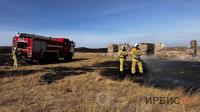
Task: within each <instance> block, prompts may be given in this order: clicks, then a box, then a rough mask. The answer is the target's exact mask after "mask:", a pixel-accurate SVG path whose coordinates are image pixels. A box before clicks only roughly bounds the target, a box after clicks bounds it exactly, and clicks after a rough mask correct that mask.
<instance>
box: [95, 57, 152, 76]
mask: <svg viewBox="0 0 200 112" xmlns="http://www.w3.org/2000/svg"><path fill="white" fill-rule="evenodd" d="M131 63H132V62H131V61H127V62H126V65H125V72H126V73H125V74H126V76H125V78H127V79H131V78H132V77H133V76H131ZM119 65H120V64H119V62H118V61H106V62H103V63H99V64H96V65H93V67H97V68H99V69H100V75H101V76H104V77H107V78H110V79H112V80H118V77H119V75H120V72H119ZM143 66H144V74H146V72H148V68H147V67H146V64H145V63H143ZM136 74H137V77H139V75H138V71H137V72H136ZM144 77H147V76H146V75H144Z"/></svg>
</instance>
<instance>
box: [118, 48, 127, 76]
mask: <svg viewBox="0 0 200 112" xmlns="http://www.w3.org/2000/svg"><path fill="white" fill-rule="evenodd" d="M127 56H128V51H127V50H126V47H125V46H122V48H121V50H119V53H118V59H119V62H120V75H119V79H122V78H124V77H125V70H124V68H125V62H126V57H127Z"/></svg>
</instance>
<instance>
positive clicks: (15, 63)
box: [12, 47, 18, 67]
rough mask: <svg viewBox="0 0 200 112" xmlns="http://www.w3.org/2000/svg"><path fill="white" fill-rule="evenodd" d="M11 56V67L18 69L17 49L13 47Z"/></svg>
mask: <svg viewBox="0 0 200 112" xmlns="http://www.w3.org/2000/svg"><path fill="white" fill-rule="evenodd" d="M12 55H13V60H14V64H13V66H14V67H18V64H17V48H16V47H14V49H13V51H12Z"/></svg>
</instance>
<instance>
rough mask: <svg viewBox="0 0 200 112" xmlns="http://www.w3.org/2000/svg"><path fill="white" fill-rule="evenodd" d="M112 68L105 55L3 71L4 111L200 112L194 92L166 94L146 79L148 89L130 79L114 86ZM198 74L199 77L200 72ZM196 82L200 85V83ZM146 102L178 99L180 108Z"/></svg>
mask: <svg viewBox="0 0 200 112" xmlns="http://www.w3.org/2000/svg"><path fill="white" fill-rule="evenodd" d="M113 62H114V59H113V58H112V57H108V56H105V55H104V54H103V53H77V54H76V55H75V58H74V60H73V61H71V62H62V61H60V62H59V63H56V64H46V65H37V64H36V65H30V66H21V67H19V68H12V67H11V66H0V111H1V112H68V111H69V112H199V111H200V93H198V91H193V92H191V91H188V90H185V88H184V86H181V85H180V86H179V85H177V84H176V86H174V88H170V87H169V88H168V87H167V86H166V85H165V88H164V87H163V88H161V87H156V86H153V85H151V84H149V83H148V81H149V79H148V76H145V83H133V82H131V81H129V80H128V79H127V78H126V79H125V80H116V77H117V75H118V68H117V63H114V64H113ZM197 65H199V63H198V64H197ZM147 67H148V65H147ZM167 68H169V67H167ZM152 69H154V68H152ZM155 69H156V68H155ZM188 69H191V68H188ZM195 69H196V70H197V72H198V70H200V69H199V68H198V67H197V68H195ZM150 70H151V69H150ZM157 70H158V68H157ZM158 71H159V70H158ZM168 72H170V71H168ZM171 72H173V71H171ZM152 73H153V72H152ZM197 74H198V75H199V72H198V73H197ZM183 75H184V74H183ZM151 77H153V75H152V76H151ZM160 78H162V77H160ZM194 79H196V78H194ZM157 80H159V79H157ZM191 80H193V79H191ZM196 80H197V82H199V79H196ZM198 87H199V86H197V88H196V89H198ZM148 96H149V97H166V98H168V97H179V98H180V103H179V104H160V103H159V102H156V103H155V104H147V103H146V101H145V100H144V97H148Z"/></svg>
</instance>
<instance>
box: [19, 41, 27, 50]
mask: <svg viewBox="0 0 200 112" xmlns="http://www.w3.org/2000/svg"><path fill="white" fill-rule="evenodd" d="M27 47H28V43H27V42H17V48H22V49H26V48H27Z"/></svg>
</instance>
